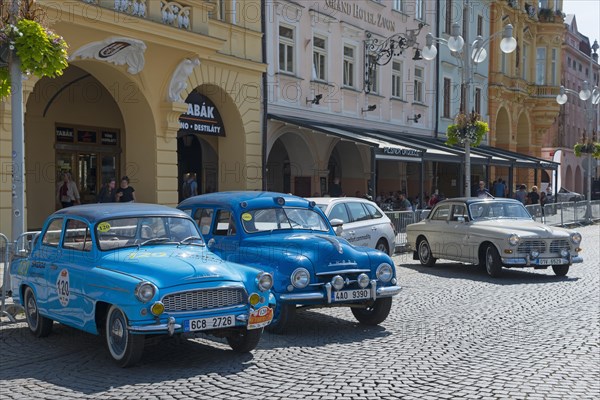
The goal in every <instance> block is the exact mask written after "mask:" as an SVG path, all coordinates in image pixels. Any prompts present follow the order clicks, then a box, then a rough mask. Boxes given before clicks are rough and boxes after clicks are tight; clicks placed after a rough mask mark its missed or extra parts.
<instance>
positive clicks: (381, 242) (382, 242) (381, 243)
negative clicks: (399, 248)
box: [375, 239, 390, 255]
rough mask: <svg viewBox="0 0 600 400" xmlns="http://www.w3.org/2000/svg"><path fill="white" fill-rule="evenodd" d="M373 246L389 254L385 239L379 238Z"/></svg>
mask: <svg viewBox="0 0 600 400" xmlns="http://www.w3.org/2000/svg"><path fill="white" fill-rule="evenodd" d="M375 248H376V249H377V250H379V251H381V252H383V253H385V254H387V255H389V254H390V248H389V247H388V244H387V242H386V241H385V239H379V242H377V245H375Z"/></svg>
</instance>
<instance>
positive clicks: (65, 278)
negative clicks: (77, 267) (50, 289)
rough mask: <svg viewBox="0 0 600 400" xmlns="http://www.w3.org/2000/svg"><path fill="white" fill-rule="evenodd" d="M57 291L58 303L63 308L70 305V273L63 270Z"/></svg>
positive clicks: (58, 279) (57, 282)
mask: <svg viewBox="0 0 600 400" xmlns="http://www.w3.org/2000/svg"><path fill="white" fill-rule="evenodd" d="M56 291H57V292H58V301H60V304H61V305H62V306H63V307H66V306H67V305H68V304H69V271H67V270H66V269H63V270H62V271H60V274H58V278H57V279H56Z"/></svg>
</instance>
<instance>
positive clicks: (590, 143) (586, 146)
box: [556, 41, 600, 223]
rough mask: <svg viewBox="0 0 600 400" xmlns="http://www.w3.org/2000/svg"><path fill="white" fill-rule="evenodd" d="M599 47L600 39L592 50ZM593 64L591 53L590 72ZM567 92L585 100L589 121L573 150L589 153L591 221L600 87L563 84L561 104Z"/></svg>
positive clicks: (598, 146)
mask: <svg viewBox="0 0 600 400" xmlns="http://www.w3.org/2000/svg"><path fill="white" fill-rule="evenodd" d="M598 48H600V45H598V41H594V44H593V45H592V50H593V51H594V53H596V52H597V51H598ZM592 66H593V64H592V57H591V54H590V73H591V72H592V71H593V68H592ZM567 94H571V95H575V96H578V97H579V98H580V99H581V100H583V101H584V102H585V116H586V121H587V129H586V131H584V134H583V137H582V141H581V143H577V144H576V145H575V147H574V148H573V150H574V151H575V155H576V156H578V157H581V156H582V155H583V154H586V155H587V159H586V163H587V168H586V170H587V180H586V186H587V195H586V200H587V207H586V211H585V219H586V221H587V222H588V223H591V222H592V203H591V201H592V173H593V170H594V168H593V166H592V157H593V158H600V144H599V143H598V142H597V138H596V135H595V133H593V132H594V129H593V122H594V107H598V106H599V105H600V89H598V86H595V87H594V88H593V89H592V88H591V87H590V83H589V82H588V81H584V82H583V88H582V89H581V90H580V91H579V92H577V91H575V90H571V89H568V88H565V87H564V86H561V87H560V93H559V94H558V95H557V96H556V102H557V103H558V104H560V105H563V104H565V103H566V102H567V100H568V97H567ZM585 132H587V134H588V135H590V137H586V133H585Z"/></svg>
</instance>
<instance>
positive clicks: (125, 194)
mask: <svg viewBox="0 0 600 400" xmlns="http://www.w3.org/2000/svg"><path fill="white" fill-rule="evenodd" d="M117 202H118V203H133V202H135V189H134V188H133V186H129V177H128V176H124V177H122V178H121V187H120V188H118V189H117Z"/></svg>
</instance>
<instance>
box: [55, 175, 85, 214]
mask: <svg viewBox="0 0 600 400" xmlns="http://www.w3.org/2000/svg"><path fill="white" fill-rule="evenodd" d="M56 200H57V202H58V203H59V204H60V205H61V206H62V207H63V208H65V207H71V206H72V205H74V204H81V201H80V199H79V190H77V184H76V183H75V182H73V179H72V177H71V173H70V172H64V173H63V174H62V181H61V182H60V183H59V184H58V187H57V188H56Z"/></svg>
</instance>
